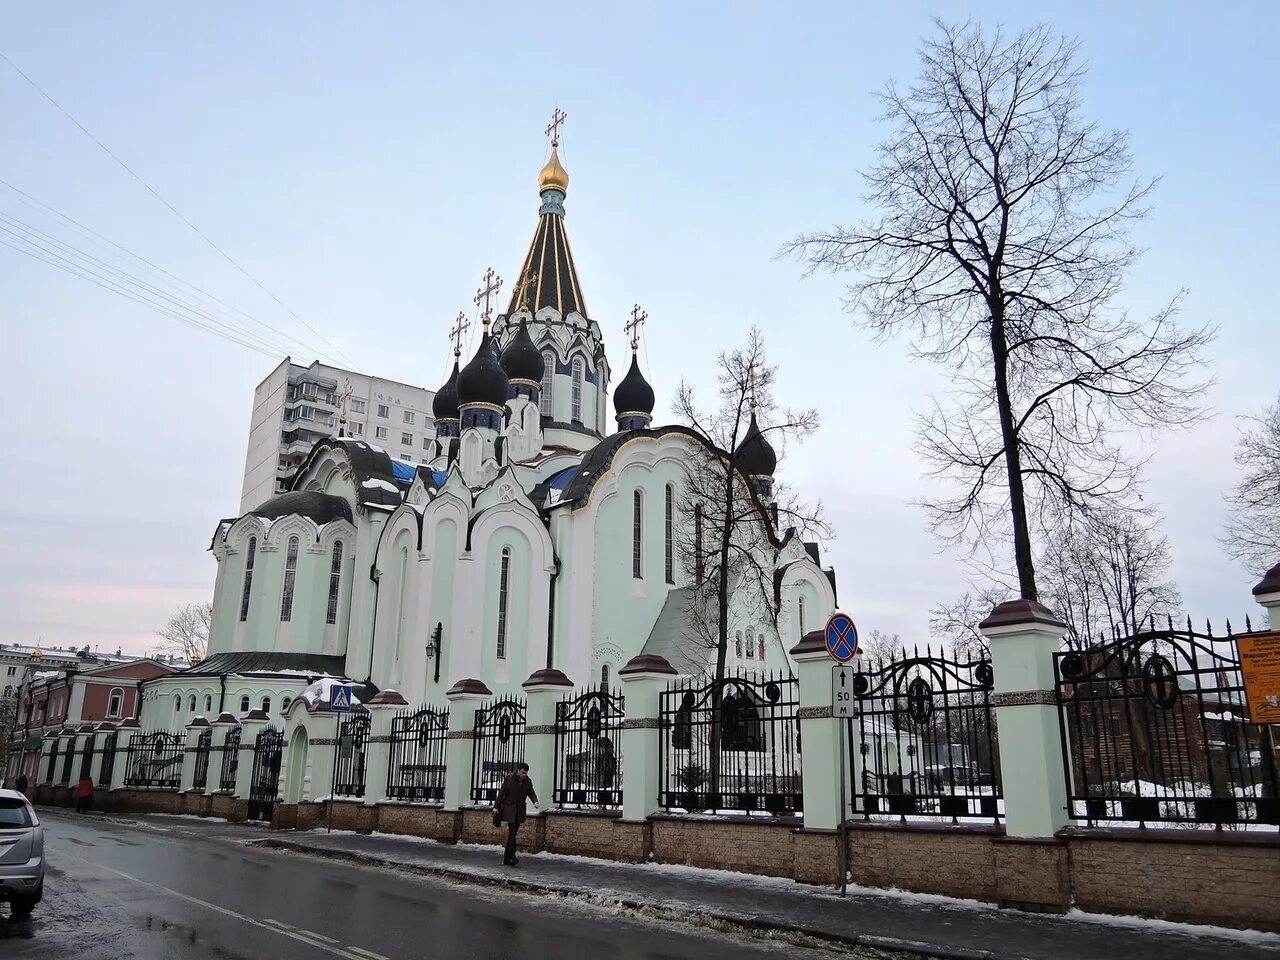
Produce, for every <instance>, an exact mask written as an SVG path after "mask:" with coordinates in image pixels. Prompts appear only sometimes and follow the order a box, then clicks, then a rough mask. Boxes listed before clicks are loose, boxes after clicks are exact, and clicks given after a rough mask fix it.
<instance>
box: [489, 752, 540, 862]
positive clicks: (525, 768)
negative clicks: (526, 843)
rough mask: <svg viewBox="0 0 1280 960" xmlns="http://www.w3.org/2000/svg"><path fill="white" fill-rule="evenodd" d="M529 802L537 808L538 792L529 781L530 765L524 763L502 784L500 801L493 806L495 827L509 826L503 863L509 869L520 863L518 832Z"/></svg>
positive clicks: (499, 792)
mask: <svg viewBox="0 0 1280 960" xmlns="http://www.w3.org/2000/svg"><path fill="white" fill-rule="evenodd" d="M527 800H532V801H533V805H534V807H535V808H536V807H537V806H538V792H537V791H536V790H534V789H533V781H532V780H530V779H529V765H528V764H527V763H522V764H520V765H519V766H518V767H516V772H515V773H513V774H511V775H510V776H508V777H507V779H506V780H504V781H503V782H502V789H501V790H499V791H498V799H497V800H496V801H494V804H493V819H494V821H495V824H494V825H495V826H497V825H498V824H499V823H503V822H505V823H506V825H507V849H506V853H505V854H504V855H503V857H502V862H503V864H505V865H506V866H509V867H514V866H515V865H516V864H517V863H519V862H520V860H519V858H518V857H516V832H517V831H519V829H520V824H522V823H524V817H525V812H524V811H525V801H527Z"/></svg>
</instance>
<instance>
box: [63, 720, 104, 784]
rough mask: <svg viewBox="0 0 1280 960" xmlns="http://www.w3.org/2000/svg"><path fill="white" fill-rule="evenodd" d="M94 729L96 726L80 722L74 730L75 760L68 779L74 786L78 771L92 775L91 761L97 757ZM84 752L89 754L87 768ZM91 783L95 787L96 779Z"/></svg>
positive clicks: (78, 774)
mask: <svg viewBox="0 0 1280 960" xmlns="http://www.w3.org/2000/svg"><path fill="white" fill-rule="evenodd" d="M95 729H96V728H95V727H94V725H93V724H92V723H82V724H80V727H79V729H77V730H76V762H75V765H74V766H72V768H71V778H70V781H69V782H70V783H71V785H72V786H75V785H76V784H77V783H78V782H79V781H80V772H81V771H82V770H83V771H84V772H85V773H87V774H88V775H89V776H91V777H92V776H93V762H94V760H96V759H97V751H96V750H95V749H94V748H95V746H96V740H97V736H96V734H95V733H94V731H95ZM86 753H88V754H89V755H90V756H89V766H88V767H87V768H86V767H85V762H84V758H85V754H86ZM93 785H94V787H95V788H96V787H97V786H98V781H97V780H95V781H93Z"/></svg>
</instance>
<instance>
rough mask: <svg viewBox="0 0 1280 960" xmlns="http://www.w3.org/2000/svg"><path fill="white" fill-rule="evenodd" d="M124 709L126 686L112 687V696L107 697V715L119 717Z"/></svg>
mask: <svg viewBox="0 0 1280 960" xmlns="http://www.w3.org/2000/svg"><path fill="white" fill-rule="evenodd" d="M123 709H124V688H123V687H112V688H111V696H110V697H109V698H108V699H107V716H108V717H118V716H120V711H121V710H123Z"/></svg>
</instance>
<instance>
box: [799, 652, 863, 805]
mask: <svg viewBox="0 0 1280 960" xmlns="http://www.w3.org/2000/svg"><path fill="white" fill-rule="evenodd" d="M791 659H792V660H794V661H795V662H796V673H797V675H798V676H799V678H800V709H799V711H798V716H799V720H800V744H801V747H800V764H801V778H802V780H803V787H804V826H805V829H806V830H834V829H835V828H836V827H838V826H839V825H840V824H841V823H842V822H843V821H844V820H846V819H848V817H849V814H850V811H851V810H852V804H851V803H850V798H851V796H852V790H851V789H850V786H849V784H852V783H858V782H860V781H861V779H862V774H861V772H860V769H859V770H851V769H850V766H849V763H848V762H847V761H846V763H845V764H843V765H842V764H841V762H840V724H841V723H844V722H845V721H843V720H837V719H835V718H834V717H833V716H832V709H831V668H832V667H833V666H835V661H834V660H832V659H831V655H830V654H828V653H827V643H826V638H825V636H824V634H823V632H822V631H821V630H815V631H812V632H810V633H807V634H805V635H804V637H803V638H802V639H801V640H800V642H799V643H797V644H796V645H795V646H794V647H792V648H791ZM853 722H854V724H855V729H854V731H853V739H854V740H855V741H857V740H860V739H861V738H860V737H859V735H858V730H857V729H856V724H857V723H858V721H857V720H854V721H853ZM845 747H846V749H848V745H847V744H846V745H845ZM849 753H850V756H851V757H857V758H858V767H859V768H860V767H861V763H862V758H861V756H860V755H858V753H857V751H856V750H852V751H849ZM842 766H843V769H844V770H845V776H846V777H848V778H849V783H847V784H845V785H844V795H845V798H846V799H845V809H844V810H841V809H840V787H841V784H840V770H841V768H842Z"/></svg>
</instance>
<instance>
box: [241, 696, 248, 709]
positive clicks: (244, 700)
mask: <svg viewBox="0 0 1280 960" xmlns="http://www.w3.org/2000/svg"><path fill="white" fill-rule="evenodd" d="M240 712H241V713H248V712H249V695H248V694H247V693H246V694H245V695H244V696H243V697H241V698H240Z"/></svg>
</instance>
